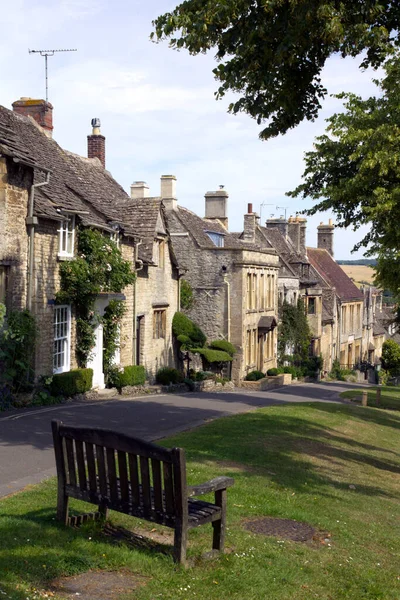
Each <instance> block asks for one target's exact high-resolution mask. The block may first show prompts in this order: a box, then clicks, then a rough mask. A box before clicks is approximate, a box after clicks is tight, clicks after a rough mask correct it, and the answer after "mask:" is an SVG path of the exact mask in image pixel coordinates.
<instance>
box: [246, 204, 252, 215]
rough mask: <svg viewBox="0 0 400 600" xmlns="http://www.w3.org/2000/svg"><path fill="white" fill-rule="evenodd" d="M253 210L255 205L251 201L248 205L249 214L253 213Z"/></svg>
mask: <svg viewBox="0 0 400 600" xmlns="http://www.w3.org/2000/svg"><path fill="white" fill-rule="evenodd" d="M252 212H253V205H252V204H250V203H249V204H248V205H247V214H249V215H251V214H252Z"/></svg>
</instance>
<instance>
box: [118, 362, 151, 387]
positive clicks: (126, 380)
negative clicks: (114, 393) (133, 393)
mask: <svg viewBox="0 0 400 600" xmlns="http://www.w3.org/2000/svg"><path fill="white" fill-rule="evenodd" d="M145 381H146V371H145V369H144V367H143V365H130V366H128V367H124V370H123V371H120V372H119V376H118V377H117V378H116V380H115V383H114V385H115V387H117V388H123V387H126V386H128V385H143V384H144V383H145Z"/></svg>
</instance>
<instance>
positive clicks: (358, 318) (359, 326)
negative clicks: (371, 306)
mask: <svg viewBox="0 0 400 600" xmlns="http://www.w3.org/2000/svg"><path fill="white" fill-rule="evenodd" d="M361 325H362V323H361V304H357V329H361Z"/></svg>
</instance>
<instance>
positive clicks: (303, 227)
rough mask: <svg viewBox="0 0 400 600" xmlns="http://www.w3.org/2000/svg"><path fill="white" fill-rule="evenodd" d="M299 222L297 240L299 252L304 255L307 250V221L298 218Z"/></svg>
mask: <svg viewBox="0 0 400 600" xmlns="http://www.w3.org/2000/svg"><path fill="white" fill-rule="evenodd" d="M298 219H299V222H300V233H299V235H300V240H299V245H300V252H301V254H306V253H307V250H306V247H307V244H306V237H307V219H304V217H298Z"/></svg>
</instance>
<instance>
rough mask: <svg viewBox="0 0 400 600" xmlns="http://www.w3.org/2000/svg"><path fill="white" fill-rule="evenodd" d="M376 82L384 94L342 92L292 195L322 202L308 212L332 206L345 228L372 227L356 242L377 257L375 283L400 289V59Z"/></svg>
mask: <svg viewBox="0 0 400 600" xmlns="http://www.w3.org/2000/svg"><path fill="white" fill-rule="evenodd" d="M385 70H386V76H385V77H384V78H383V79H382V80H381V81H376V84H377V86H378V87H379V89H380V91H381V93H382V95H381V96H377V97H371V98H368V99H366V100H363V99H362V98H361V97H360V96H356V95H355V94H340V95H339V96H338V97H339V98H342V99H344V100H345V104H344V107H345V110H344V112H342V113H338V114H335V115H333V116H332V117H330V118H329V119H327V122H328V127H327V130H326V133H325V134H324V135H322V136H320V137H318V138H317V139H316V142H315V145H314V147H315V149H314V150H313V151H311V152H307V153H306V156H305V163H306V169H305V171H304V174H303V183H302V184H301V185H299V186H298V187H297V188H296V189H295V190H294V191H292V192H289V193H288V195H289V196H292V197H299V196H300V197H303V198H312V199H313V200H317V204H315V205H314V206H313V207H312V208H311V209H310V210H308V211H306V212H307V214H309V215H313V214H315V213H316V212H319V211H324V210H331V211H333V212H334V213H335V214H336V217H337V219H338V223H337V224H338V225H339V226H340V227H352V228H353V229H354V230H356V229H358V228H359V227H360V226H361V225H365V224H369V225H371V226H372V227H371V231H370V233H368V234H367V235H366V236H365V237H364V238H363V239H362V240H361V241H360V242H359V243H358V244H357V245H356V246H355V249H358V248H360V247H361V246H368V245H369V248H368V252H367V254H368V255H376V256H377V266H376V271H377V277H376V283H378V284H379V285H380V286H381V287H382V288H388V289H390V290H391V291H393V292H394V294H395V295H397V296H398V290H399V287H400V227H399V226H398V224H399V222H400V160H399V157H400V57H399V56H396V57H395V58H393V59H391V60H389V61H388V62H387V64H386V66H385Z"/></svg>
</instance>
